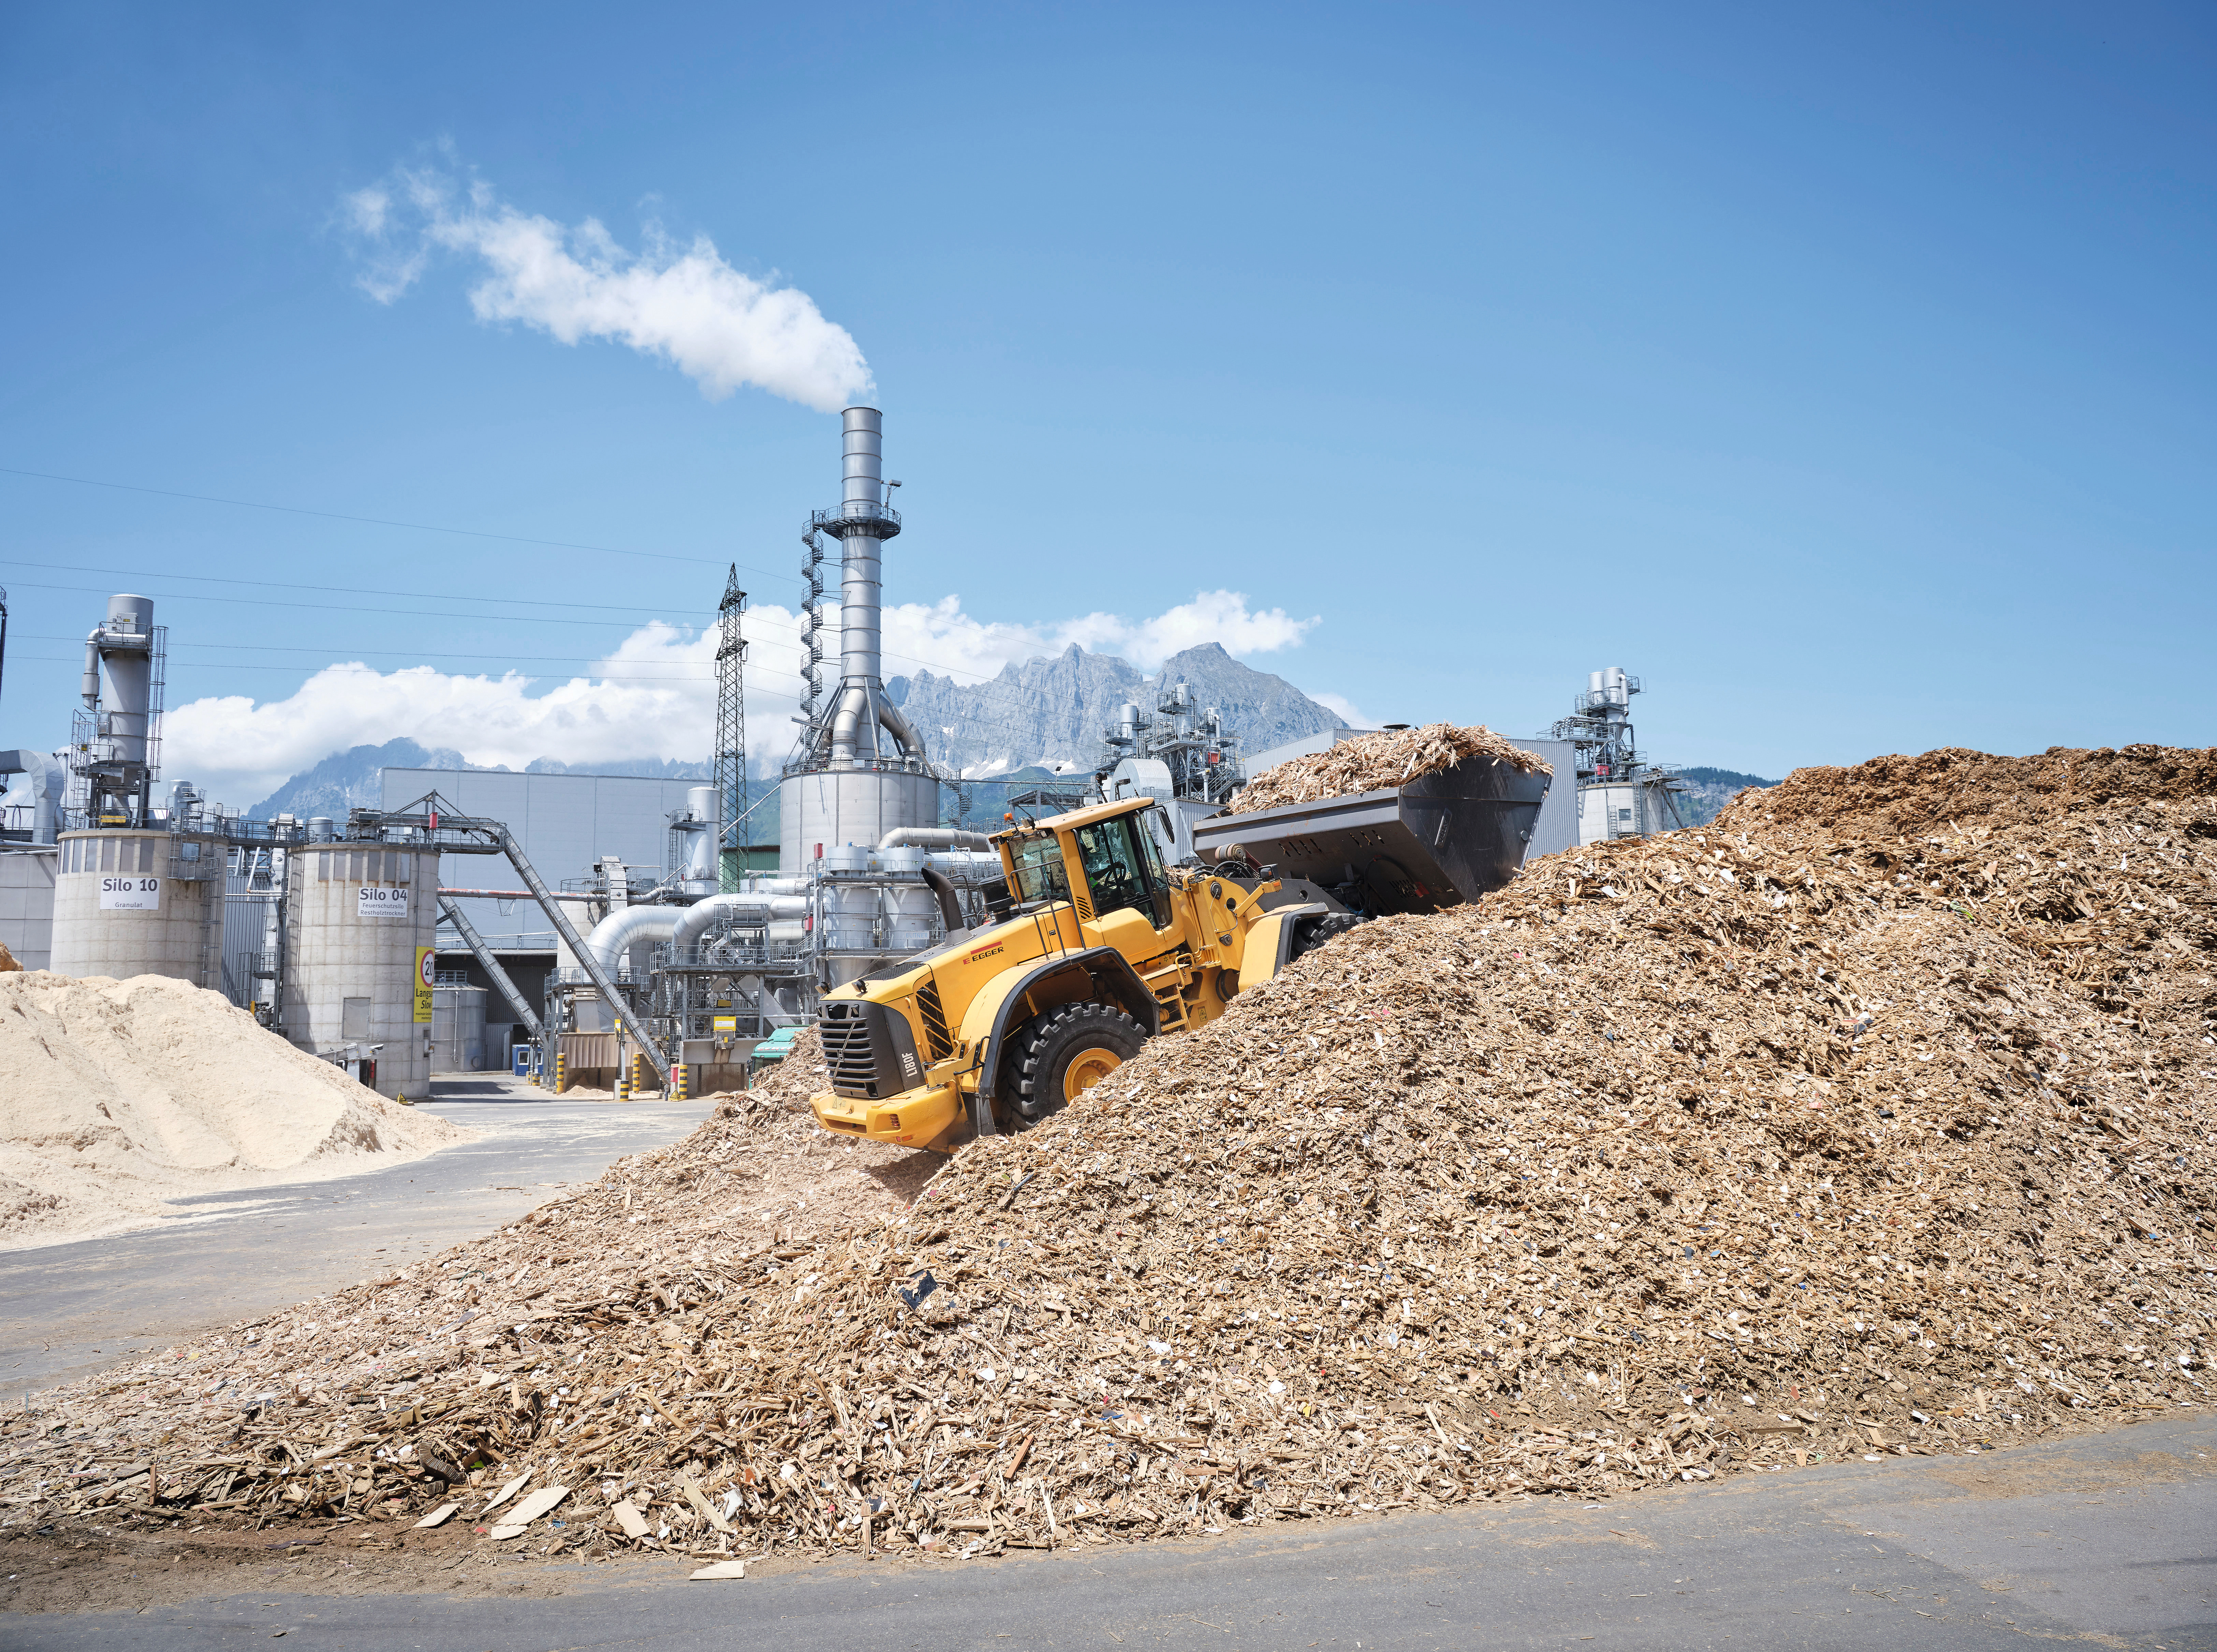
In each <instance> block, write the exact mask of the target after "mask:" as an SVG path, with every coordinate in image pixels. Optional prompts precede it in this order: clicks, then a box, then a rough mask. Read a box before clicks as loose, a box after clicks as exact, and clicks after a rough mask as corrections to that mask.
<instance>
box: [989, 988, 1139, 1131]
mask: <svg viewBox="0 0 2217 1652" xmlns="http://www.w3.org/2000/svg"><path fill="white" fill-rule="evenodd" d="M1146 1041H1147V1035H1146V1031H1145V1029H1143V1028H1142V1027H1141V1026H1139V1023H1138V1022H1137V1021H1135V1020H1133V1019H1132V1018H1131V1017H1130V1016H1129V1015H1127V1014H1125V1013H1124V1012H1123V1011H1122V1010H1121V1009H1118V1008H1116V1007H1115V1005H1113V1004H1095V1003H1085V1004H1064V1005H1062V1006H1061V1007H1060V1008H1056V1009H1051V1010H1049V1011H1047V1014H1044V1015H1042V1016H1041V1017H1040V1018H1039V1019H1038V1020H1035V1021H1034V1022H1033V1023H1032V1024H1031V1025H1030V1026H1027V1027H1026V1028H1024V1030H1023V1031H1022V1032H1021V1033H1018V1034H1017V1035H1016V1039H1014V1040H1013V1042H1014V1045H1015V1049H1014V1051H1013V1052H1012V1053H1011V1056H1010V1062H1009V1068H1008V1082H1006V1083H1004V1085H1003V1086H1002V1087H1001V1095H1000V1099H999V1100H998V1101H997V1103H996V1105H995V1106H994V1109H993V1112H994V1119H995V1122H996V1123H997V1124H998V1125H1000V1127H1001V1128H1002V1129H1003V1130H1004V1131H1010V1132H1011V1133H1014V1132H1016V1131H1024V1130H1029V1129H1030V1128H1031V1127H1032V1126H1033V1125H1035V1124H1037V1123H1039V1121H1040V1120H1041V1119H1045V1118H1047V1116H1048V1115H1049V1114H1051V1113H1059V1112H1061V1111H1062V1109H1063V1108H1064V1107H1065V1106H1067V1105H1068V1104H1069V1102H1070V1100H1071V1097H1072V1096H1073V1095H1075V1094H1082V1093H1083V1092H1084V1091H1085V1090H1088V1089H1090V1088H1092V1087H1093V1086H1094V1085H1095V1084H1096V1083H1098V1082H1100V1081H1101V1080H1102V1078H1105V1077H1106V1076H1108V1073H1110V1072H1112V1071H1114V1070H1115V1069H1116V1068H1117V1067H1120V1066H1121V1065H1122V1064H1123V1063H1125V1062H1127V1061H1129V1060H1130V1059H1131V1058H1132V1057H1133V1056H1136V1055H1138V1054H1139V1046H1140V1045H1143V1044H1145V1043H1146Z"/></svg>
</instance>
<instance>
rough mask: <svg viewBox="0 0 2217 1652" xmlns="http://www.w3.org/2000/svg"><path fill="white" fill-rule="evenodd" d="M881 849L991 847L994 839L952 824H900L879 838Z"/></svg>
mask: <svg viewBox="0 0 2217 1652" xmlns="http://www.w3.org/2000/svg"><path fill="white" fill-rule="evenodd" d="M878 847H879V848H881V849H991V848H992V847H993V840H992V839H991V838H990V837H988V836H987V835H985V833H983V832H960V831H957V830H955V829H954V828H953V827H952V826H900V827H896V828H895V829H893V830H892V831H890V832H887V833H886V835H884V836H883V837H881V838H880V839H879V840H878Z"/></svg>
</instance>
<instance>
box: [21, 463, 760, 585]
mask: <svg viewBox="0 0 2217 1652" xmlns="http://www.w3.org/2000/svg"><path fill="white" fill-rule="evenodd" d="M0 476H26V477H30V478H34V479H36V480H38V481H40V482H67V483H70V484H73V485H75V486H77V487H80V488H108V489H110V490H114V492H117V493H144V494H150V495H151V496H154V497H156V498H157V499H189V500H191V501H193V502H195V503H196V504H202V505H232V506H236V507H237V508H238V509H241V510H268V511H275V512H277V513H279V514H281V515H287V516H315V517H320V518H321V519H322V520H324V521H329V522H355V523H357V524H360V525H361V526H362V527H400V528H406V529H408V530H409V531H410V532H411V533H452V534H454V535H457V536H458V537H460V538H463V539H498V540H500V541H502V542H503V544H507V545H540V546H548V547H549V548H551V549H553V550H556V551H591V552H597V553H599V554H601V555H604V556H612V557H647V558H652V559H653V560H655V561H658V562H691V563H698V564H701V566H703V567H707V568H713V567H714V566H715V565H716V564H717V563H718V562H719V561H729V560H730V558H719V557H684V556H679V555H678V554H676V552H670V551H634V550H632V549H630V548H629V547H628V546H621V545H580V544H577V542H575V541H574V540H571V539H533V538H532V537H530V536H529V535H528V534H524V533H488V532H487V531H485V529H483V528H476V527H441V526H440V525H439V524H437V523H435V522H404V521H394V520H392V518H389V517H384V516H354V515H348V514H347V513H346V512H345V511H341V510H311V509H308V508H307V507H306V506H303V505H272V504H268V503H265V502H262V501H261V500H259V499H226V498H224V497H222V496H219V495H216V494H212V493H185V492H182V491H180V490H177V489H176V488H147V487H140V486H139V485H138V484H136V483H131V482H102V481H100V480H97V479H96V478H92V477H89V476H57V475H55V474H54V473H53V472H51V471H26V470H19V469H17V468H16V467H15V465H0ZM739 565H740V566H741V567H743V568H744V567H746V566H747V564H744V563H741V564H739ZM748 571H749V572H750V573H756V574H767V575H769V577H770V578H772V579H780V578H782V579H791V578H792V577H793V576H792V575H791V574H782V575H780V574H771V573H770V571H769V569H767V568H750V569H748Z"/></svg>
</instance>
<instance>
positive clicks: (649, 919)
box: [585, 906, 684, 977]
mask: <svg viewBox="0 0 2217 1652" xmlns="http://www.w3.org/2000/svg"><path fill="white" fill-rule="evenodd" d="M681 910H684V909H682V908H679V907H675V906H627V907H626V908H624V909H623V910H622V911H621V912H611V913H609V914H608V916H606V917H605V918H602V920H601V921H600V922H598V923H596V924H595V925H594V926H593V933H592V934H590V935H587V936H586V937H585V947H586V950H587V951H589V952H591V953H592V955H593V960H594V962H596V963H597V964H598V965H600V966H601V968H602V971H605V972H606V973H607V974H608V975H609V976H610V977H614V976H616V975H618V974H620V973H621V971H622V968H623V962H624V959H625V958H626V957H627V955H628V954H629V953H630V952H631V949H632V948H633V947H634V946H638V945H639V943H640V942H641V941H646V940H669V939H670V936H671V935H672V934H675V933H676V929H677V918H678V914H679V913H680V911H681Z"/></svg>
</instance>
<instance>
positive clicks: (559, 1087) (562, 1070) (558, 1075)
mask: <svg viewBox="0 0 2217 1652" xmlns="http://www.w3.org/2000/svg"><path fill="white" fill-rule="evenodd" d="M568 1088H570V1052H569V1051H566V1050H565V1049H563V1048H562V1047H561V1045H555V1047H554V1094H557V1095H559V1094H562V1092H563V1091H565V1090H566V1089H568Z"/></svg>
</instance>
